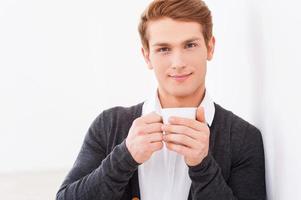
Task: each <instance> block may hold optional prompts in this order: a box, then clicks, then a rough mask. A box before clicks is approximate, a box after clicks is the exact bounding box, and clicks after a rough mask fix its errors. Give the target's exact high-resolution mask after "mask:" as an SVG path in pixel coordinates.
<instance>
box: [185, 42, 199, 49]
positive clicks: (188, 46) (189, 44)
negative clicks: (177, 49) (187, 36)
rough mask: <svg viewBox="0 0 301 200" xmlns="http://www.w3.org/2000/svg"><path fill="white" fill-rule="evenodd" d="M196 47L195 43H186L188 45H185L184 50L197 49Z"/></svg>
mask: <svg viewBox="0 0 301 200" xmlns="http://www.w3.org/2000/svg"><path fill="white" fill-rule="evenodd" d="M197 46H198V44H197V43H188V44H186V46H185V47H186V48H193V47H197Z"/></svg>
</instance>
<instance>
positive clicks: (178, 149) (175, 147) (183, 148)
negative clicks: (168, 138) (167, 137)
mask: <svg viewBox="0 0 301 200" xmlns="http://www.w3.org/2000/svg"><path fill="white" fill-rule="evenodd" d="M166 147H167V148H168V149H169V150H171V151H175V152H177V153H178V154H181V155H183V156H185V157H189V155H191V154H192V150H191V149H190V148H188V147H186V146H183V145H179V144H174V143H166Z"/></svg>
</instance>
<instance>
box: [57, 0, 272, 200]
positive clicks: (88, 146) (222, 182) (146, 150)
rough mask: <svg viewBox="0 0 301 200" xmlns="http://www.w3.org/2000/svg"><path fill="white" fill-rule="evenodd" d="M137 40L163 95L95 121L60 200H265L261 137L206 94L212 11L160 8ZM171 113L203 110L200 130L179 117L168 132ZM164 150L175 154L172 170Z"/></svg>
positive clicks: (177, 2) (151, 9) (168, 1)
mask: <svg viewBox="0 0 301 200" xmlns="http://www.w3.org/2000/svg"><path fill="white" fill-rule="evenodd" d="M139 33H140V37H141V41H142V46H143V47H142V54H143V56H144V58H145V61H146V63H147V65H148V68H149V69H153V70H154V72H155V75H156V78H157V81H158V88H157V90H156V91H155V92H154V95H153V96H152V97H151V98H150V99H148V100H147V101H145V102H142V103H140V104H138V105H134V106H131V107H127V108H125V107H114V108H111V109H108V110H105V111H103V112H102V113H101V114H100V115H99V116H98V117H97V118H96V119H95V121H94V122H93V123H92V125H91V127H90V129H89V131H88V133H87V135H86V137H85V140H84V144H83V146H82V148H81V151H80V153H79V155H78V157H77V159H76V162H75V163H74V166H73V168H72V169H71V171H70V172H69V174H68V176H67V177H66V179H65V180H64V182H63V184H62V186H61V188H60V189H59V191H58V193H57V199H60V200H63V199H66V200H67V199H68V200H71V199H72V200H88V199H89V200H92V199H122V200H123V199H124V200H126V199H140V198H141V199H142V200H153V199H170V200H171V199H172V200H174V199H216V200H223V199H225V200H228V199H244V200H245V199H250V200H251V199H254V200H255V199H256V200H260V199H265V198H266V188H265V165H264V152H263V143H262V137H261V133H260V131H259V130H258V129H257V128H255V127H254V126H252V125H251V124H249V123H248V122H246V121H244V120H243V119H241V118H239V117H238V116H236V115H234V114H233V113H232V112H230V111H227V110H225V109H223V108H222V107H221V106H219V105H218V104H216V103H214V102H213V101H212V100H211V99H210V96H209V93H208V91H206V87H205V77H206V67H207V66H206V65H207V60H211V59H212V56H213V53H214V45H215V39H214V37H213V35H212V19H211V13H210V11H209V9H208V8H207V6H206V5H205V3H204V2H203V1H200V0H155V1H153V2H152V3H151V4H150V5H149V6H148V8H147V9H146V10H145V12H144V13H143V14H142V17H141V21H140V24H139ZM170 107H198V109H197V113H196V120H192V119H186V118H180V117H172V118H170V119H169V123H170V124H168V125H167V124H165V125H163V123H162V117H161V115H160V111H161V109H162V108H170ZM163 132H164V133H165V132H166V133H167V134H163ZM164 144H166V145H164ZM165 146H166V147H165ZM163 148H167V149H168V151H167V152H168V153H171V152H176V153H177V154H176V155H177V161H176V162H175V165H174V166H172V168H168V167H166V165H164V162H165V160H164V157H163V156H162V155H163V154H162V151H163ZM158 161H160V162H158ZM161 161H162V162H161ZM170 170H173V171H174V173H173V175H172V177H170V173H168V172H169V171H170ZM170 180H171V181H170Z"/></svg>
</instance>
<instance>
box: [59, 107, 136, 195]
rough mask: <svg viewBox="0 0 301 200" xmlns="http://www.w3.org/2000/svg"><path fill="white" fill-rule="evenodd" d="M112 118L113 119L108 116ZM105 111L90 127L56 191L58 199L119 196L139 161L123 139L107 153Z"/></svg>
mask: <svg viewBox="0 0 301 200" xmlns="http://www.w3.org/2000/svg"><path fill="white" fill-rule="evenodd" d="M110 120H112V119H110ZM104 121H106V120H105V116H104V112H103V113H101V114H100V115H99V116H98V117H97V118H96V119H95V120H94V122H93V123H92V125H91V126H90V128H89V130H88V132H87V134H86V136H85V139H84V142H83V145H82V147H81V150H80V152H79V155H78V157H77V159H76V161H75V163H74V165H73V167H72V169H71V171H70V172H69V174H68V175H67V177H66V178H65V180H64V181H63V184H62V185H61V187H60V189H59V191H58V192H57V195H56V199H57V200H74V199H76V200H93V199H98V200H99V199H106V200H107V199H120V198H121V197H122V195H123V193H124V191H125V188H126V185H127V184H128V182H129V180H130V178H131V177H132V175H133V174H134V172H135V171H136V170H137V167H138V163H137V162H136V161H135V160H134V159H133V157H132V156H131V154H130V153H129V151H128V149H127V147H126V145H125V141H123V142H122V143H121V144H118V145H116V146H115V148H114V149H113V150H112V151H111V152H109V153H108V154H106V150H105V149H106V142H107V139H106V138H107V136H106V134H107V133H106V132H107V131H108V128H106V127H105V123H104Z"/></svg>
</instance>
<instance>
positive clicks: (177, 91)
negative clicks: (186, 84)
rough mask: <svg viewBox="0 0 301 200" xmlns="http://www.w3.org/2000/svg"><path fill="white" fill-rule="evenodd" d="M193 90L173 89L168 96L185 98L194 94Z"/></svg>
mask: <svg viewBox="0 0 301 200" xmlns="http://www.w3.org/2000/svg"><path fill="white" fill-rule="evenodd" d="M194 92H195V91H194V90H192V88H189V89H187V88H173V89H172V90H170V91H169V93H170V95H172V96H175V97H182V98H183V97H187V96H191V95H193V94H194Z"/></svg>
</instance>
